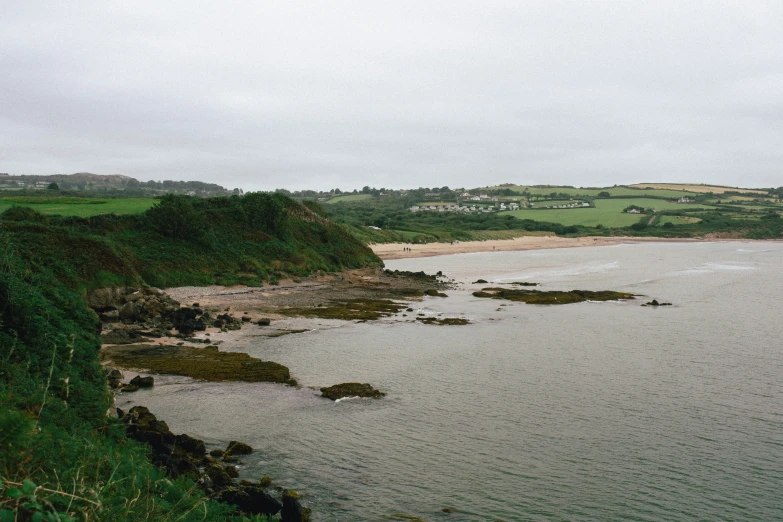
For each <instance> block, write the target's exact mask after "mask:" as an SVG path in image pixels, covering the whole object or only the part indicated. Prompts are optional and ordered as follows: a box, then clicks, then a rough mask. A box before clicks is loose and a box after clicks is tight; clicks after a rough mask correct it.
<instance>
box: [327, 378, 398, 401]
mask: <svg viewBox="0 0 783 522" xmlns="http://www.w3.org/2000/svg"><path fill="white" fill-rule="evenodd" d="M385 396H386V394H385V393H383V392H382V391H379V390H376V389H375V388H373V387H372V385H370V384H367V383H364V384H362V383H358V382H344V383H342V384H335V385H334V386H329V387H325V388H321V397H326V398H327V399H331V400H333V401H336V400H337V399H342V398H343V397H367V398H372V399H380V398H381V397H385Z"/></svg>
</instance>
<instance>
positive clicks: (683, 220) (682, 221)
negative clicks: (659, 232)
mask: <svg viewBox="0 0 783 522" xmlns="http://www.w3.org/2000/svg"><path fill="white" fill-rule="evenodd" d="M699 221H701V219H699V218H697V217H688V216H660V217H659V218H658V219H657V220H656V221H655V224H656V225H663V224H664V223H672V224H674V225H687V224H689V223H698V222H699Z"/></svg>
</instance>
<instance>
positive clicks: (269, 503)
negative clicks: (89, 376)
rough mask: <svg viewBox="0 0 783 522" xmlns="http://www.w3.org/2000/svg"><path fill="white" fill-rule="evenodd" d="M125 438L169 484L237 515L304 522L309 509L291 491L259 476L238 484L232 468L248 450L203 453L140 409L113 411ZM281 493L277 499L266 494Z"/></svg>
mask: <svg viewBox="0 0 783 522" xmlns="http://www.w3.org/2000/svg"><path fill="white" fill-rule="evenodd" d="M117 416H118V417H119V418H120V420H122V421H123V423H124V424H125V429H126V433H127V435H128V437H129V438H131V439H134V440H136V441H139V442H142V443H145V444H147V445H148V446H149V447H150V458H151V460H152V462H153V463H155V464H156V465H157V466H158V467H160V468H162V469H164V470H165V471H166V472H167V473H168V475H169V476H170V477H172V478H178V477H183V476H185V477H189V478H191V479H193V480H194V481H195V483H196V484H197V485H198V487H199V488H200V489H202V490H203V491H204V492H205V493H206V494H207V495H208V496H209V497H210V498H213V499H215V500H219V501H221V502H225V503H226V504H231V505H234V506H236V514H245V515H266V516H268V515H277V514H278V513H279V514H280V516H281V520H282V521H283V522H308V521H309V520H310V514H311V512H310V509H309V508H306V507H304V506H302V504H301V503H300V501H299V499H300V496H299V494H298V493H297V492H296V491H294V490H291V489H285V488H273V487H272V480H271V479H270V478H269V477H267V476H264V477H263V478H261V479H260V480H258V481H257V482H252V481H248V480H238V478H239V472H238V471H237V468H236V466H234V465H233V463H235V462H237V461H238V457H239V456H241V455H249V454H251V453H252V452H253V448H251V447H250V446H248V445H247V444H245V443H243V442H239V441H231V442H229V444H228V446H227V447H226V449H225V450H219V449H218V450H212V451H210V452H209V453H207V450H206V445H205V444H204V441H202V440H199V439H196V438H193V437H191V436H189V435H186V434H180V435H175V434H173V433H172V432H171V430H169V427H168V426H167V425H166V423H165V422H163V421H161V420H158V419H157V418H156V417H155V415H153V414H152V413H150V411H149V410H148V409H147V408H145V407H143V406H134V407H132V408H131V409H130V410H129V411H128V412H125V411H123V410H121V409H119V408H118V409H117ZM275 489H276V490H277V491H278V492H279V493H280V498H279V499H278V498H277V497H276V496H275V495H273V494H272V493H271V491H275Z"/></svg>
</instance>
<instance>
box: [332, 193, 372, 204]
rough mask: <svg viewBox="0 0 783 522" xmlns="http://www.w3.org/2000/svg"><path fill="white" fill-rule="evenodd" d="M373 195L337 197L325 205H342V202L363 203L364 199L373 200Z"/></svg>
mask: <svg viewBox="0 0 783 522" xmlns="http://www.w3.org/2000/svg"><path fill="white" fill-rule="evenodd" d="M371 198H372V195H371V194H349V195H348V196H337V197H334V198H332V199H329V200H327V201H324V203H326V204H328V205H331V204H333V203H340V202H341V201H362V200H364V199H371Z"/></svg>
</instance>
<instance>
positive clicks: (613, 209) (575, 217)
mask: <svg viewBox="0 0 783 522" xmlns="http://www.w3.org/2000/svg"><path fill="white" fill-rule="evenodd" d="M594 203H595V208H566V209H557V208H556V209H532V210H514V211H511V212H507V213H503V215H507V214H508V215H512V216H514V217H516V218H519V219H534V220H536V221H549V222H552V223H561V224H563V225H566V226H570V225H583V226H593V227H594V226H596V225H603V226H605V227H608V228H617V227H627V226H631V225H633V224H634V223H637V222H638V221H639V219H640V218H641V216H640V215H639V214H625V213H623V209H624V208H626V207H628V206H629V205H636V206H639V207H653V208H655V209H656V210H684V209H686V208H701V209H709V208H712V207H709V206H707V205H699V204H696V203H686V204H682V203H672V202H669V201H665V200H662V199H649V198H628V199H596V200H595V201H594Z"/></svg>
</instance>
